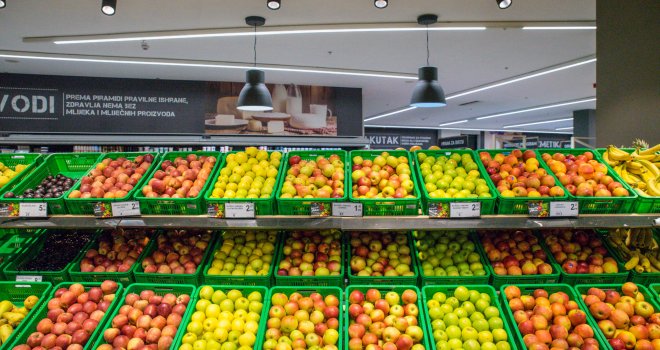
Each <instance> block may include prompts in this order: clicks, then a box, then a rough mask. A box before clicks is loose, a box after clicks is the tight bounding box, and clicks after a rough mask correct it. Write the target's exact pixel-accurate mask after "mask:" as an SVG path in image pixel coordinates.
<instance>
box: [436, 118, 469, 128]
mask: <svg viewBox="0 0 660 350" xmlns="http://www.w3.org/2000/svg"><path fill="white" fill-rule="evenodd" d="M467 122H468V120H467V119H463V120H458V121H455V122H449V123H443V124H440V125H438V126H446V125H454V124H463V123H467Z"/></svg>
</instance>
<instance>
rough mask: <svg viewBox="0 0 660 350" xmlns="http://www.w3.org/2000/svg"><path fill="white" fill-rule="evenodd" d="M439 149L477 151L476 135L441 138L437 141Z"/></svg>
mask: <svg viewBox="0 0 660 350" xmlns="http://www.w3.org/2000/svg"><path fill="white" fill-rule="evenodd" d="M438 144H439V146H440V148H471V149H477V135H461V136H453V137H443V138H441V139H439V140H438Z"/></svg>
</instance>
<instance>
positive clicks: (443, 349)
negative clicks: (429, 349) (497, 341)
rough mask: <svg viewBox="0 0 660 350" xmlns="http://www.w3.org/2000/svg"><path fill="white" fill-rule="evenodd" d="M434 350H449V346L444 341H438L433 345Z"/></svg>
mask: <svg viewBox="0 0 660 350" xmlns="http://www.w3.org/2000/svg"><path fill="white" fill-rule="evenodd" d="M494 346H495V345H493V349H494V350H496V349H495V348H494ZM435 348H436V349H438V350H449V344H448V343H447V341H446V340H440V341H437V342H436V343H435Z"/></svg>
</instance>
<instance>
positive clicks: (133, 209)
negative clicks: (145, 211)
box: [112, 201, 141, 217]
mask: <svg viewBox="0 0 660 350" xmlns="http://www.w3.org/2000/svg"><path fill="white" fill-rule="evenodd" d="M140 215H141V213H140V202H137V201H132V202H113V203H112V216H114V217H124V216H140Z"/></svg>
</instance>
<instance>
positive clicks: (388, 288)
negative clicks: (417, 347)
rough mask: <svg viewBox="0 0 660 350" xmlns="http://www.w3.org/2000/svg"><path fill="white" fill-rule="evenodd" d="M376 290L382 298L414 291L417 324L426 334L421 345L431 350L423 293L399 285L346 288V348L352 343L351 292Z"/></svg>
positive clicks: (404, 285) (413, 288)
mask: <svg viewBox="0 0 660 350" xmlns="http://www.w3.org/2000/svg"><path fill="white" fill-rule="evenodd" d="M372 288H375V289H377V290H378V291H380V293H381V296H383V297H384V296H385V293H387V292H395V293H397V294H399V296H401V294H402V293H403V292H404V291H405V290H406V289H412V290H413V291H415V293H417V302H416V303H415V304H417V308H418V309H419V315H417V323H418V324H419V327H420V328H422V331H423V332H424V337H423V338H422V341H421V344H422V345H423V346H424V348H425V349H431V346H433V345H431V344H432V343H433V342H432V341H431V337H430V334H429V332H428V330H427V329H426V327H425V325H424V323H425V313H424V309H425V307H424V305H423V303H422V292H420V290H419V288H417V286H414V285H406V284H398V285H390V286H386V285H382V286H372V285H349V286H348V287H346V298H345V299H344V300H345V302H344V308H345V310H344V332H343V339H344V342H343V344H344V346H345V347H346V348H348V343H349V341H350V338H349V335H348V327H349V326H350V325H351V320H350V316H349V314H348V307H349V306H350V302H349V300H348V297H349V296H350V295H351V292H353V291H354V290H359V291H361V292H362V293H365V294H366V292H367V290H369V289H372Z"/></svg>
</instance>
